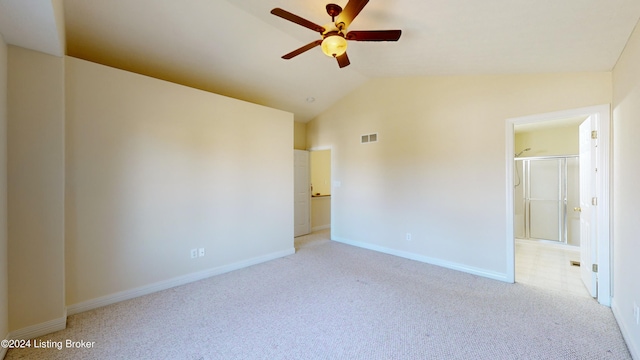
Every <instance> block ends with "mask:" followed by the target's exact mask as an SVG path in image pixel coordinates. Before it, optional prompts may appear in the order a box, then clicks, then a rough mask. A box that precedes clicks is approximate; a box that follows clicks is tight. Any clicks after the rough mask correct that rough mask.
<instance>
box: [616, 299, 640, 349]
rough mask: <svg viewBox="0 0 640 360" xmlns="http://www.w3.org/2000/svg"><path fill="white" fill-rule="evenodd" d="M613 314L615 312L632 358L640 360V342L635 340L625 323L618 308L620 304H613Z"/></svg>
mask: <svg viewBox="0 0 640 360" xmlns="http://www.w3.org/2000/svg"><path fill="white" fill-rule="evenodd" d="M611 312H613V317H614V318H615V319H616V322H617V323H618V327H619V328H620V332H621V333H622V338H623V339H624V341H625V342H626V343H627V348H628V349H629V352H630V353H631V358H632V359H640V348H638V342H637V341H636V339H634V338H633V335H632V332H631V330H630V329H629V328H628V327H627V322H625V321H623V316H622V314H621V313H620V308H619V307H618V303H616V302H615V301H613V302H611Z"/></svg>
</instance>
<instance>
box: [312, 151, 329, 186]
mask: <svg viewBox="0 0 640 360" xmlns="http://www.w3.org/2000/svg"><path fill="white" fill-rule="evenodd" d="M309 156H310V157H309V163H310V165H311V185H313V192H312V194H313V195H315V194H319V195H331V150H317V151H310V152H309Z"/></svg>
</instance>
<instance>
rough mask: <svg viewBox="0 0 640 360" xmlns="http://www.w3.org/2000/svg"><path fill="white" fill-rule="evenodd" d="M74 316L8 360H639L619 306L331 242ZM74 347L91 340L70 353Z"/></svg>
mask: <svg viewBox="0 0 640 360" xmlns="http://www.w3.org/2000/svg"><path fill="white" fill-rule="evenodd" d="M296 240H297V241H296V248H297V252H296V254H294V255H291V256H288V257H285V258H281V259H277V260H274V261H270V262H268V263H264V264H260V265H255V266H252V267H250V268H246V269H242V270H238V271H234V272H231V273H227V274H224V275H220V276H216V277H213V278H210V279H206V280H203V281H199V282H196V283H192V284H188V285H185V286H180V287H177V288H173V289H169V290H166V291H162V292H158V293H155V294H151V295H147V296H143V297H140V298H136V299H133V300H129V301H125V302H121V303H118V304H114V305H111V306H107V307H104V308H100V309H96V310H93V311H89V312H86V313H82V314H78V315H74V316H70V317H69V320H68V328H67V329H66V330H63V331H60V332H57V333H54V334H50V335H47V336H44V337H41V338H39V339H36V340H35V341H36V342H41V343H42V344H52V345H53V346H56V344H58V342H63V344H62V345H63V346H62V347H63V349H62V350H57V349H56V348H53V349H51V348H48V349H42V348H41V349H33V348H32V349H28V350H17V349H15V350H10V351H9V352H8V354H7V357H6V359H194V360H196V359H631V355H630V354H629V352H628V350H627V348H626V345H625V343H624V340H623V339H622V336H621V334H620V330H619V328H618V326H617V324H616V322H615V320H614V317H613V314H612V313H611V310H610V309H609V308H607V307H604V306H601V305H599V304H598V303H597V302H596V301H594V300H593V299H590V298H584V297H578V296H571V295H567V294H564V293H562V292H554V291H548V290H544V289H541V288H538V287H534V286H528V285H522V284H519V283H516V284H506V283H502V282H499V281H495V280H490V279H485V278H481V277H477V276H474V275H469V274H465V273H461V272H457V271H453V270H448V269H444V268H439V267H436V266H432V265H428V264H423V263H420V262H416V261H411V260H406V259H402V258H398V257H394V256H390V255H385V254H381V253H376V252H373V251H369V250H364V249H360V248H356V247H351V246H348V245H344V244H340V243H336V242H332V241H330V240H328V231H322V232H319V233H314V234H312V235H309V236H305V237H300V238H297V239H296ZM66 340H71V341H81V340H82V341H87V342H94V343H93V348H91V349H66V348H64V347H65V346H66V343H65V342H66Z"/></svg>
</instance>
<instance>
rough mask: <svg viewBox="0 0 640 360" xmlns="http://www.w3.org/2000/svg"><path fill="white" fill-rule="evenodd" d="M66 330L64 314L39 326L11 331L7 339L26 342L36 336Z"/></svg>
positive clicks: (65, 316)
mask: <svg viewBox="0 0 640 360" xmlns="http://www.w3.org/2000/svg"><path fill="white" fill-rule="evenodd" d="M66 328H67V314H66V311H65V314H64V315H63V316H62V317H60V318H57V319H53V320H49V321H45V322H43V323H40V324H35V325H31V326H27V327H25V328H22V329H18V330H16V331H12V332H10V333H9V335H7V339H14V340H18V339H20V340H27V339H33V338H36V337H38V336H43V335H47V334H51V333H52V332H56V331H60V330H64V329H66Z"/></svg>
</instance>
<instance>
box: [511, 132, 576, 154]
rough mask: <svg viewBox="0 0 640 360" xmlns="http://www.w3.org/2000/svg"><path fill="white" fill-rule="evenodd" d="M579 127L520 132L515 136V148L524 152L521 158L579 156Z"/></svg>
mask: <svg viewBox="0 0 640 360" xmlns="http://www.w3.org/2000/svg"><path fill="white" fill-rule="evenodd" d="M578 126H579V124H578V125H567V126H558V127H554V128H549V129H547V128H545V129H538V130H528V131H518V132H516V136H515V144H514V148H515V150H516V153H517V152H520V151H521V150H522V149H526V148H531V150H530V151H526V152H523V153H522V155H521V157H530V156H551V155H577V154H578Z"/></svg>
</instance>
